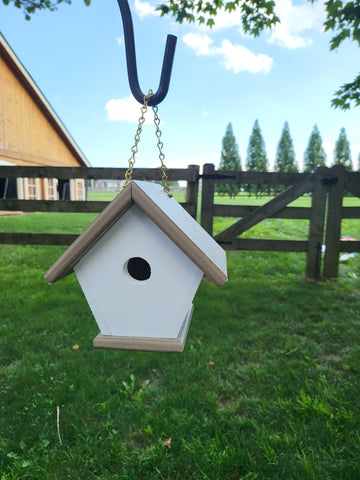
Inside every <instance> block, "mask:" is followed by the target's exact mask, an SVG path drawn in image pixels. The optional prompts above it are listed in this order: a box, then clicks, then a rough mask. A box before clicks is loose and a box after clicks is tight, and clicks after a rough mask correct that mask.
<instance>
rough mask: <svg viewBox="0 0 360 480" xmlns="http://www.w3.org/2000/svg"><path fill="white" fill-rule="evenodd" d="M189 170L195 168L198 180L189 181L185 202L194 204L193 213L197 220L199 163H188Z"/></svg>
mask: <svg viewBox="0 0 360 480" xmlns="http://www.w3.org/2000/svg"><path fill="white" fill-rule="evenodd" d="M188 169H189V170H195V177H196V180H195V181H194V182H190V181H188V182H187V184H186V195H185V202H186V203H189V204H190V205H194V213H193V214H192V215H191V216H192V217H193V218H195V220H196V219H197V206H198V194H199V170H200V167H199V165H188Z"/></svg>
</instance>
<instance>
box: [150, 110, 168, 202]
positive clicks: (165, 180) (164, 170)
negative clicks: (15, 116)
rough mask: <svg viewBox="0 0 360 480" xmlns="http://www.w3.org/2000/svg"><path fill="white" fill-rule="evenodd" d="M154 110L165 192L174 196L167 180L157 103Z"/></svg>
mask: <svg viewBox="0 0 360 480" xmlns="http://www.w3.org/2000/svg"><path fill="white" fill-rule="evenodd" d="M152 110H153V112H154V123H155V127H156V130H155V135H156V137H157V140H158V141H157V147H158V149H159V159H160V163H161V167H160V170H161V171H162V177H161V179H162V181H163V184H164V192H165V193H167V194H168V195H169V197H172V193H171V192H170V188H169V186H168V184H167V181H168V176H167V175H166V166H165V163H164V160H165V154H164V153H163V151H162V149H163V147H164V144H163V142H162V141H161V135H162V133H161V130H160V127H159V125H160V117H159V115H158V106H157V105H154V106H153V107H152Z"/></svg>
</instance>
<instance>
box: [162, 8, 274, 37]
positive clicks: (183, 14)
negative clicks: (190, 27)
mask: <svg viewBox="0 0 360 480" xmlns="http://www.w3.org/2000/svg"><path fill="white" fill-rule="evenodd" d="M274 7H275V2H274V1H273V0H245V1H244V0H243V1H241V0H233V1H230V2H226V3H224V2H223V1H222V0H212V1H206V2H204V1H203V0H199V1H197V2H196V1H195V0H170V1H169V3H168V4H166V5H165V4H162V5H159V7H158V9H157V10H158V11H160V12H161V15H162V16H163V15H169V14H171V15H172V16H173V17H175V21H176V22H178V23H183V21H184V20H185V21H188V22H198V23H199V24H206V25H207V26H208V27H210V28H211V27H213V26H214V25H215V24H216V19H215V17H216V15H217V12H218V11H219V10H220V9H224V10H225V11H226V12H229V13H231V12H234V11H235V10H237V9H238V10H239V11H240V15H241V23H242V25H243V28H244V31H245V32H247V33H250V34H251V35H254V36H257V35H259V34H260V33H261V31H263V30H264V29H267V28H271V27H272V26H274V25H275V24H276V23H278V22H279V18H278V17H277V16H276V15H275V13H274Z"/></svg>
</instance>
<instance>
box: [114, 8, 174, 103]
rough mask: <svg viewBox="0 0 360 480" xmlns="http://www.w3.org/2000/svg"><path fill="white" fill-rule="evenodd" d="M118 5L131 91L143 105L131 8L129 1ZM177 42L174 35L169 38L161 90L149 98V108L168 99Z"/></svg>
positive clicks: (160, 84) (162, 71) (143, 94)
mask: <svg viewBox="0 0 360 480" xmlns="http://www.w3.org/2000/svg"><path fill="white" fill-rule="evenodd" d="M118 4H119V7H120V12H121V16H122V20H123V27H124V38H125V51H126V64H127V70H128V78H129V84H130V90H131V93H132V94H133V95H134V97H135V98H136V100H137V101H138V102H139V103H141V104H143V103H144V96H145V95H146V94H145V93H143V92H142V91H141V89H140V85H139V79H138V74H137V67H136V54H135V40H134V27H133V22H132V18H131V13H130V8H129V4H128V1H127V0H118ZM176 40H177V37H175V36H174V35H168V36H167V40H166V46H165V53H164V60H163V65H162V70H161V76H160V83H159V88H158V90H157V92H156V93H154V95H152V96H151V97H150V98H149V100H148V103H147V104H148V105H149V106H153V105H158V104H159V103H160V102H162V101H163V100H164V98H165V97H166V94H167V92H168V89H169V83H170V76H171V70H172V65H173V61H174V55H175V47H176Z"/></svg>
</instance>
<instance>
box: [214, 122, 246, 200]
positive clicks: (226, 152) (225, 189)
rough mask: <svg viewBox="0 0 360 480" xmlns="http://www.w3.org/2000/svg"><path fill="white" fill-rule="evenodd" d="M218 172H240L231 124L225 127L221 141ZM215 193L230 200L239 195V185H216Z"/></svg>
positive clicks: (238, 156)
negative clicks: (226, 196) (227, 196)
mask: <svg viewBox="0 0 360 480" xmlns="http://www.w3.org/2000/svg"><path fill="white" fill-rule="evenodd" d="M219 170H235V171H241V158H240V154H239V149H238V146H237V143H236V139H235V136H234V132H233V129H232V125H231V123H229V125H228V126H227V128H226V132H225V136H224V138H223V140H222V150H221V158H220V166H219ZM216 191H217V192H218V193H219V194H220V195H229V197H230V198H233V197H236V195H237V194H238V193H239V191H240V185H239V184H236V183H218V184H217V185H216Z"/></svg>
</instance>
